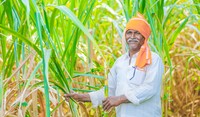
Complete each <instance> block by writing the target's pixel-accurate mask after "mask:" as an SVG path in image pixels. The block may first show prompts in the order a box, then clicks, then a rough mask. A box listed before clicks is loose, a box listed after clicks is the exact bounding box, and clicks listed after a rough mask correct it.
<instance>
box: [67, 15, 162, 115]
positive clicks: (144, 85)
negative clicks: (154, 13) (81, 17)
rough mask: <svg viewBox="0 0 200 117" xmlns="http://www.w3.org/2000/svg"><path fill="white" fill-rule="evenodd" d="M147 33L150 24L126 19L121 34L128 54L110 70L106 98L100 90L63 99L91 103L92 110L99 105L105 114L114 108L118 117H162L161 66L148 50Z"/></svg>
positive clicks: (148, 33)
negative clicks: (123, 30)
mask: <svg viewBox="0 0 200 117" xmlns="http://www.w3.org/2000/svg"><path fill="white" fill-rule="evenodd" d="M150 34H151V29H150V25H149V24H148V22H147V21H146V20H145V19H144V17H143V16H142V15H141V14H137V16H136V17H133V18H132V19H130V20H129V22H128V23H127V25H126V28H125V34H124V36H125V40H126V43H127V45H128V48H129V51H128V52H127V53H126V54H124V55H122V56H121V57H119V58H118V59H117V60H116V62H115V63H114V65H113V67H112V68H111V70H110V73H109V75H108V87H109V90H108V91H109V96H108V97H107V98H105V97H104V89H101V90H98V91H95V92H91V93H85V94H78V93H70V94H65V99H66V100H67V101H68V100H69V97H71V98H73V99H75V100H77V101H81V102H92V104H93V107H97V106H98V105H101V104H102V105H103V109H104V110H106V111H109V110H110V109H111V108H112V107H116V115H117V117H161V115H162V114H161V99H160V92H161V81H162V74H163V71H164V66H163V63H162V60H161V58H160V57H159V56H158V55H157V54H156V53H154V52H151V51H150V48H149V46H148V43H147V40H148V38H149V36H150Z"/></svg>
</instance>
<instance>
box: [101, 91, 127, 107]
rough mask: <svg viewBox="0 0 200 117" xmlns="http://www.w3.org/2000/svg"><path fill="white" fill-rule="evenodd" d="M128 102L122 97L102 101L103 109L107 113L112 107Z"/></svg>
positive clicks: (112, 97)
mask: <svg viewBox="0 0 200 117" xmlns="http://www.w3.org/2000/svg"><path fill="white" fill-rule="evenodd" d="M125 102H129V101H128V99H127V98H126V97H125V96H124V95H121V96H111V97H108V98H106V99H105V100H103V109H104V110H105V111H109V110H110V109H111V108H112V107H116V106H119V105H120V104H121V103H125Z"/></svg>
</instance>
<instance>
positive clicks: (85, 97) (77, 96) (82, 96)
mask: <svg viewBox="0 0 200 117" xmlns="http://www.w3.org/2000/svg"><path fill="white" fill-rule="evenodd" d="M64 97H65V100H66V101H69V99H70V98H73V99H74V100H76V101H78V102H91V99H90V95H89V94H88V93H86V94H79V93H75V92H72V93H68V94H65V95H64Z"/></svg>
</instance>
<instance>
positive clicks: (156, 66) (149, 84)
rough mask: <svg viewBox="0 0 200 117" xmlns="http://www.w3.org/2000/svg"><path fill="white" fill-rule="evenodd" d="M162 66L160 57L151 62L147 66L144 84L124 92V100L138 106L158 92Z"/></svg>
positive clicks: (162, 70)
mask: <svg viewBox="0 0 200 117" xmlns="http://www.w3.org/2000/svg"><path fill="white" fill-rule="evenodd" d="M163 72H164V65H163V63H162V60H161V58H160V57H158V56H157V57H156V58H155V59H154V60H152V64H151V65H149V66H148V68H147V72H146V77H145V80H144V82H143V83H142V84H141V85H139V86H138V87H137V88H135V89H131V88H129V89H128V90H127V91H126V92H125V96H126V98H127V99H128V100H129V101H130V102H132V103H133V104H135V105H138V104H140V103H142V102H144V101H146V100H148V99H150V98H151V97H153V96H154V95H155V94H156V93H158V92H160V88H161V82H162V74H163Z"/></svg>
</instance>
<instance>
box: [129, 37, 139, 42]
mask: <svg viewBox="0 0 200 117" xmlns="http://www.w3.org/2000/svg"><path fill="white" fill-rule="evenodd" d="M131 41H133V42H139V40H138V39H137V38H129V39H128V40H127V42H131Z"/></svg>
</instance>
